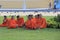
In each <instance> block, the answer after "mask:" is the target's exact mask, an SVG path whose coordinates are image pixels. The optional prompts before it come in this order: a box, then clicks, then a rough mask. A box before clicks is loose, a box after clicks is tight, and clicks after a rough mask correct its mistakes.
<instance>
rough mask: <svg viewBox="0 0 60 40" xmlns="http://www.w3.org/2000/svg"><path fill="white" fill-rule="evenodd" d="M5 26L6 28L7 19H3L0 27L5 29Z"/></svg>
mask: <svg viewBox="0 0 60 40" xmlns="http://www.w3.org/2000/svg"><path fill="white" fill-rule="evenodd" d="M6 26H8V19H4V20H3V23H2V24H0V27H6Z"/></svg>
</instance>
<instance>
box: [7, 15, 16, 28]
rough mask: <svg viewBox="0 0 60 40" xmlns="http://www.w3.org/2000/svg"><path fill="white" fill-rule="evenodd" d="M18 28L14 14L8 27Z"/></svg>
mask: <svg viewBox="0 0 60 40" xmlns="http://www.w3.org/2000/svg"><path fill="white" fill-rule="evenodd" d="M12 28H16V20H15V18H14V16H11V19H10V20H9V24H8V29H12Z"/></svg>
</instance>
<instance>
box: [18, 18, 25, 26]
mask: <svg viewBox="0 0 60 40" xmlns="http://www.w3.org/2000/svg"><path fill="white" fill-rule="evenodd" d="M23 25H24V19H23V18H19V19H17V26H19V27H21V26H23Z"/></svg>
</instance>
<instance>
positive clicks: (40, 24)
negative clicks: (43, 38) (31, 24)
mask: <svg viewBox="0 0 60 40" xmlns="http://www.w3.org/2000/svg"><path fill="white" fill-rule="evenodd" d="M35 18H36V24H37V27H38V28H46V27H47V22H46V19H45V18H42V15H41V14H38V15H36V17H35Z"/></svg>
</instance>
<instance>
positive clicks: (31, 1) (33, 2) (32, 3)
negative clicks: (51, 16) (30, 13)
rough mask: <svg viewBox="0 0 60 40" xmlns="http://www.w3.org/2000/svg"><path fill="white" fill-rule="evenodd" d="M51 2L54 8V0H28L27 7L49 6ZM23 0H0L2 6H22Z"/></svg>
mask: <svg viewBox="0 0 60 40" xmlns="http://www.w3.org/2000/svg"><path fill="white" fill-rule="evenodd" d="M50 2H51V4H52V8H53V6H54V0H26V7H27V8H49V3H50ZM23 4H24V3H23V0H17V1H16V0H15V1H13V0H9V1H6V0H0V5H1V8H22V7H23Z"/></svg>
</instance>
